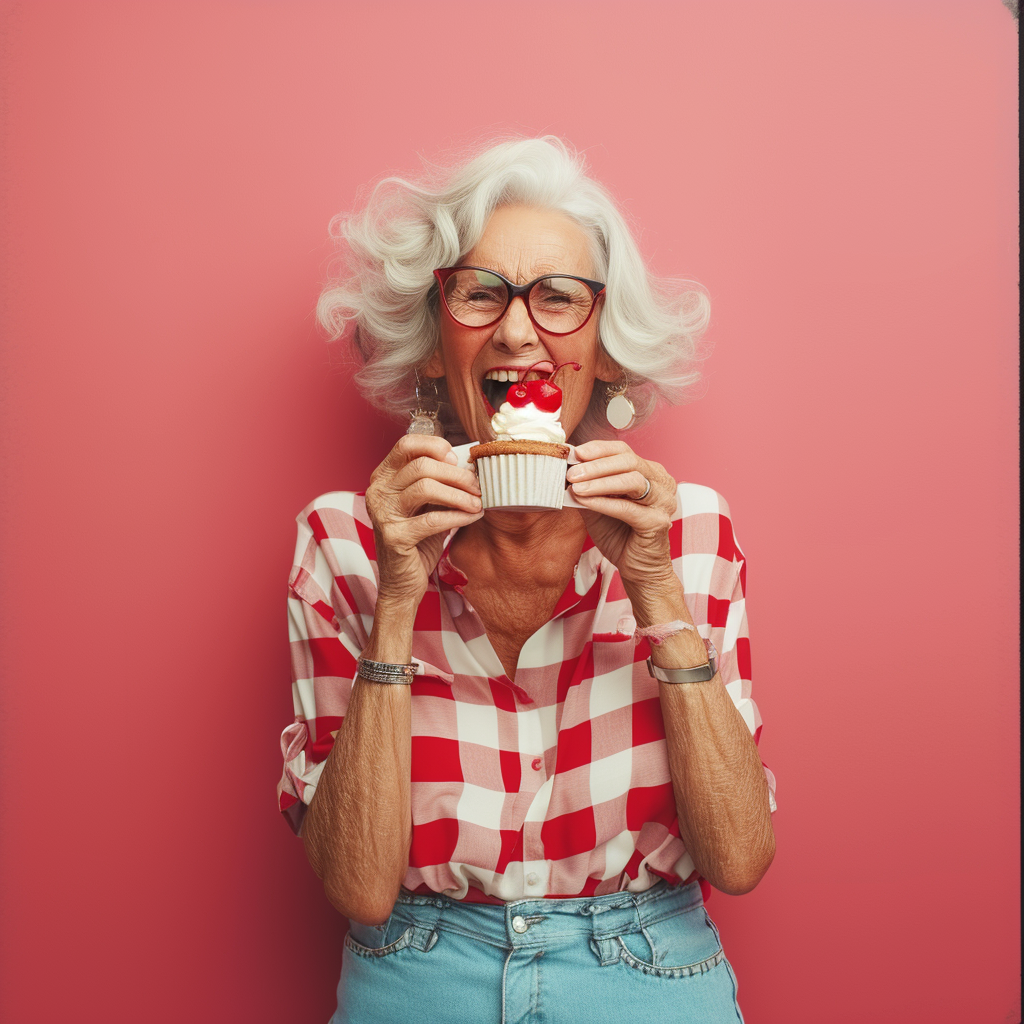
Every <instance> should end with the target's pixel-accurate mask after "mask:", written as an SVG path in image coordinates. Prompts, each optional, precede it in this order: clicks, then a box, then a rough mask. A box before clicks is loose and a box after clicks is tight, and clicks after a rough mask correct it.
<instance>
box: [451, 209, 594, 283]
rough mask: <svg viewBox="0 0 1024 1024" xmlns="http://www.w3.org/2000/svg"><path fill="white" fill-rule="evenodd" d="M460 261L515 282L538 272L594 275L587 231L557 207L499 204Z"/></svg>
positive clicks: (538, 274)
mask: <svg viewBox="0 0 1024 1024" xmlns="http://www.w3.org/2000/svg"><path fill="white" fill-rule="evenodd" d="M461 262H463V263H470V264H472V265H474V266H477V267H488V268H489V269H491V270H496V271H498V273H499V274H504V275H505V277H507V278H508V279H509V280H510V281H513V282H515V283H516V284H525V283H526V282H527V281H532V280H533V279H534V278H536V277H540V276H541V275H542V274H556V273H561V274H574V275H576V276H577V277H593V276H594V261H593V258H592V257H591V254H590V238H589V236H588V235H587V232H586V230H585V229H584V228H582V227H581V226H580V225H579V224H577V223H576V221H574V220H573V219H572V218H571V217H568V216H566V215H565V214H564V213H560V212H559V211H557V210H544V209H537V208H535V207H529V206H499V207H498V209H496V210H495V211H494V213H493V214H491V218H490V220H489V221H488V222H487V226H486V227H485V228H484V233H483V235H482V236H481V237H480V240H479V241H478V242H477V244H476V245H474V246H473V248H472V249H470V251H469V252H468V253H466V255H465V256H464V257H463V259H462V261H461Z"/></svg>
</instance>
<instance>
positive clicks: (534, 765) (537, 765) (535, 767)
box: [530, 757, 544, 772]
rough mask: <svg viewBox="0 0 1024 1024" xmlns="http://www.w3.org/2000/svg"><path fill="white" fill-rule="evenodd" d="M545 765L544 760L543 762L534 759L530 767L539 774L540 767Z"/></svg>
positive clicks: (537, 758) (536, 758)
mask: <svg viewBox="0 0 1024 1024" xmlns="http://www.w3.org/2000/svg"><path fill="white" fill-rule="evenodd" d="M543 763H544V762H543V761H542V760H541V759H540V758H539V757H535V758H534V759H533V760H532V761H531V762H530V767H531V768H532V769H533V770H534V771H535V772H539V771H540V767H541V765H542V764H543Z"/></svg>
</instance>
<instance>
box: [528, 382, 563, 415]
mask: <svg viewBox="0 0 1024 1024" xmlns="http://www.w3.org/2000/svg"><path fill="white" fill-rule="evenodd" d="M526 387H527V389H529V390H530V391H531V392H532V393H531V395H530V399H531V401H532V402H533V404H534V405H535V406H537V408H538V409H540V410H542V411H543V412H558V410H559V409H561V407H562V389H561V388H560V387H559V386H558V385H557V384H552V383H551V382H550V381H547V380H531V381H530V383H529V384H527V385H526Z"/></svg>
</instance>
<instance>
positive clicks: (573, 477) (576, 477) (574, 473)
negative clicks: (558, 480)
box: [565, 466, 583, 482]
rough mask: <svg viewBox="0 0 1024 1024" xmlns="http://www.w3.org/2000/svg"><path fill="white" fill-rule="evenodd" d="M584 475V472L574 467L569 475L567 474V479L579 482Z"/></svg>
mask: <svg viewBox="0 0 1024 1024" xmlns="http://www.w3.org/2000/svg"><path fill="white" fill-rule="evenodd" d="M582 475H583V470H582V469H580V467H579V466H573V467H572V468H571V469H570V470H569V472H568V473H566V474H565V479H566V480H569V481H570V482H571V481H573V480H579V478H580V477H581V476H582Z"/></svg>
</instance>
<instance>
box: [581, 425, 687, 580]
mask: <svg viewBox="0 0 1024 1024" xmlns="http://www.w3.org/2000/svg"><path fill="white" fill-rule="evenodd" d="M576 457H577V458H578V459H579V460H580V462H579V465H576V466H571V467H570V468H569V472H568V474H567V477H566V478H567V480H568V482H569V483H570V484H571V485H572V493H573V496H574V497H575V498H576V500H577V501H578V502H579V503H580V504H581V505H584V506H585V509H581V510H580V511H581V514H582V516H583V520H584V522H585V523H586V524H587V532H588V533H589V534H590V537H591V539H592V540H593V542H594V543H595V544H596V545H597V547H598V549H599V550H600V552H601V554H602V555H604V556H605V558H607V559H608V561H610V562H611V563H612V564H613V565H615V567H616V568H617V569H618V570H619V576H620V577H621V578H622V581H623V583H625V584H627V585H628V584H630V583H637V584H643V583H644V582H647V581H650V582H657V581H661V580H663V579H666V578H668V577H670V576H672V575H673V570H672V556H671V553H670V551H669V540H668V533H669V525H670V524H671V522H672V517H673V515H675V511H676V482H675V480H674V479H673V478H672V477H671V476H670V475H669V473H668V471H667V470H666V469H665V467H664V466H662V465H661V464H660V463H657V462H648V461H647V460H646V459H642V458H640V456H639V455H637V454H636V452H634V451H633V449H632V448H630V447H629V445H628V444H626V442H625V441H587V442H586V444H581V445H578V446H577V448H576ZM648 481H650V485H651V486H650V490H648V491H647V493H646V494H644V491H645V490H646V488H647V483H648Z"/></svg>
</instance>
